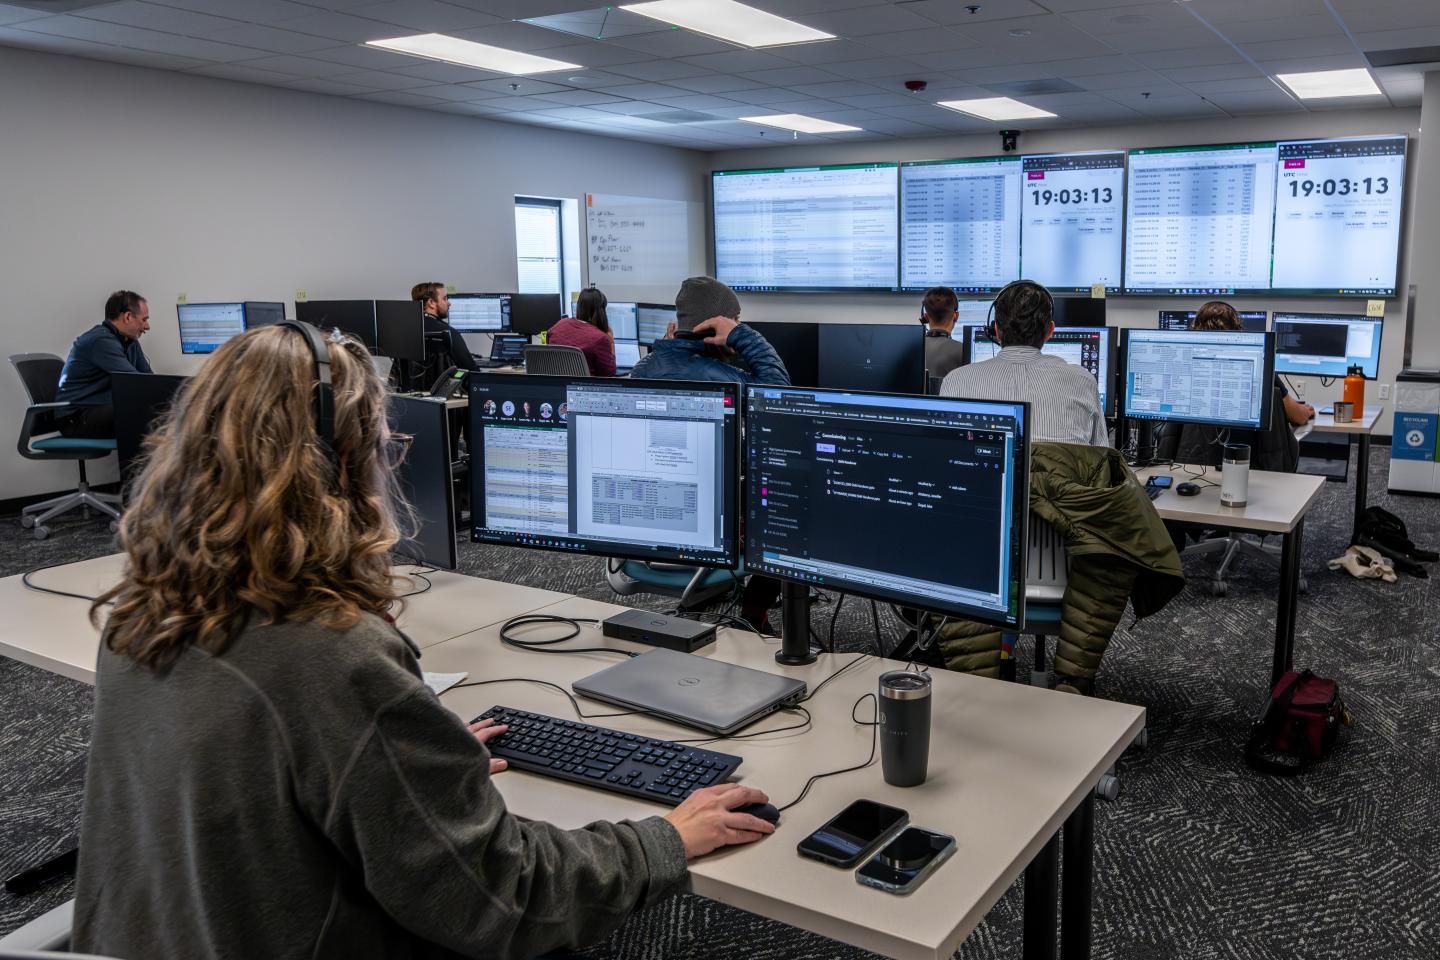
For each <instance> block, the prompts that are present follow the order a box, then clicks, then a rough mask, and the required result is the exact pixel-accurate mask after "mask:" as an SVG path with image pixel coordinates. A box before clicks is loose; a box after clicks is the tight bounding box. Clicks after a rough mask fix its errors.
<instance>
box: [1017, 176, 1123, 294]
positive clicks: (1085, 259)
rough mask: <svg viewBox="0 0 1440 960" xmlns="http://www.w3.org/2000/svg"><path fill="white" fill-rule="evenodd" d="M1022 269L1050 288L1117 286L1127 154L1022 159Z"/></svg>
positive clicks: (1076, 289)
mask: <svg viewBox="0 0 1440 960" xmlns="http://www.w3.org/2000/svg"><path fill="white" fill-rule="evenodd" d="M1021 165H1022V168H1023V171H1024V174H1025V180H1024V190H1023V194H1024V197H1023V210H1024V213H1023V216H1022V223H1021V229H1020V273H1021V275H1022V276H1025V277H1028V278H1029V279H1031V280H1034V281H1035V282H1037V283H1042V284H1044V285H1045V286H1046V287H1049V288H1050V289H1051V290H1055V291H1061V292H1080V291H1089V290H1090V289H1092V288H1093V287H1094V286H1095V285H1096V284H1104V286H1105V290H1106V291H1107V292H1109V293H1118V292H1119V291H1120V265H1121V251H1122V245H1123V241H1124V226H1125V216H1124V211H1125V154H1124V153H1122V152H1119V151H1115V152H1110V153H1070V154H1050V155H1043V156H1028V157H1022V158H1021Z"/></svg>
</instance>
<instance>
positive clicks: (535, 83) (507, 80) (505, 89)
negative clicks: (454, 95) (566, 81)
mask: <svg viewBox="0 0 1440 960" xmlns="http://www.w3.org/2000/svg"><path fill="white" fill-rule="evenodd" d="M462 86H465V87H468V88H470V89H471V90H484V91H486V92H491V93H495V94H498V95H499V96H512V95H516V94H518V95H519V96H522V97H523V96H529V95H530V94H532V93H559V92H560V91H561V90H568V89H570V88H569V87H565V86H562V85H560V84H558V83H547V82H546V81H544V80H532V79H530V78H529V77H502V78H500V79H496V80H477V81H475V82H474V83H466V84H462ZM511 87H514V88H515V89H514V90H512V89H511Z"/></svg>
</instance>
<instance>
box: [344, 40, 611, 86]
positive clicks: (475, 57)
mask: <svg viewBox="0 0 1440 960" xmlns="http://www.w3.org/2000/svg"><path fill="white" fill-rule="evenodd" d="M364 46H367V47H380V48H382V49H384V50H393V51H395V52H396V53H407V54H409V55H410V56H412V57H423V58H425V59H426V60H439V61H440V62H442V63H454V64H459V65H460V66H462V67H475V68H476V69H478V70H493V71H495V72H496V73H510V74H515V75H516V76H520V75H522V74H527V73H547V72H549V71H551V70H581V69H584V68H583V67H582V66H581V65H580V64H578V63H565V62H564V61H562V60H551V59H550V58H549V57H537V56H535V55H534V54H533V53H520V52H519V51H518V50H506V49H505V48H504V47H492V46H490V45H489V44H484V43H475V42H473V41H471V40H461V39H459V38H458V37H447V36H445V35H444V34H443V33H422V34H420V35H418V36H414V37H396V38H394V39H393V40H370V41H367V42H366V43H365V44H364Z"/></svg>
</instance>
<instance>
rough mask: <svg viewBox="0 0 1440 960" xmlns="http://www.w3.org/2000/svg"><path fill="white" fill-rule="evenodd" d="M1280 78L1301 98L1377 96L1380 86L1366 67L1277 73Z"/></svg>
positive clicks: (1277, 77) (1330, 98) (1323, 98)
mask: <svg viewBox="0 0 1440 960" xmlns="http://www.w3.org/2000/svg"><path fill="white" fill-rule="evenodd" d="M1275 79H1276V80H1279V81H1280V82H1281V83H1283V84H1285V86H1287V87H1289V88H1290V91H1291V92H1292V93H1294V94H1295V96H1297V97H1299V98H1300V99H1301V100H1332V99H1334V98H1336V97H1375V96H1379V94H1380V88H1379V87H1377V86H1376V85H1375V81H1374V79H1373V78H1372V77H1371V76H1370V71H1369V70H1366V69H1365V68H1364V67H1356V68H1355V69H1353V70H1317V71H1315V72H1314V73H1277V74H1275Z"/></svg>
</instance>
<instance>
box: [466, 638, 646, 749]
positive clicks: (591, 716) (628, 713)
mask: <svg viewBox="0 0 1440 960" xmlns="http://www.w3.org/2000/svg"><path fill="white" fill-rule="evenodd" d="M550 652H551V653H555V652H560V653H563V652H564V651H550ZM492 683H538V684H539V685H540V686H542V687H550V688H551V689H552V690H559V691H560V692H561V693H563V694H564V695H565V699H567V700H569V701H570V706H571V707H572V708H574V710H575V716H577V717H579V718H581V719H582V720H596V719H599V718H600V717H633V716H636V715H638V714H640V713H642V712H643V711H640V710H624V711H621V712H620V713H586V712H585V711H583V710H581V709H580V701H579V700H576V699H575V697H574V695H573V694H571V693H570V691H569V690H566V689H565V688H564V687H562V686H560V684H558V683H551V682H550V681H549V680H536V679H535V678H534V677H503V678H501V679H498V680H469V681H466V682H464V683H457V684H454V685H452V686H450V687H447V688H446V689H445V692H446V693H449V692H450V691H451V690H459V689H460V688H461V687H484V686H488V685H490V684H492ZM470 722H471V723H474V722H475V721H473V720H472V721H470ZM657 739H658V738H657Z"/></svg>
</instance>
